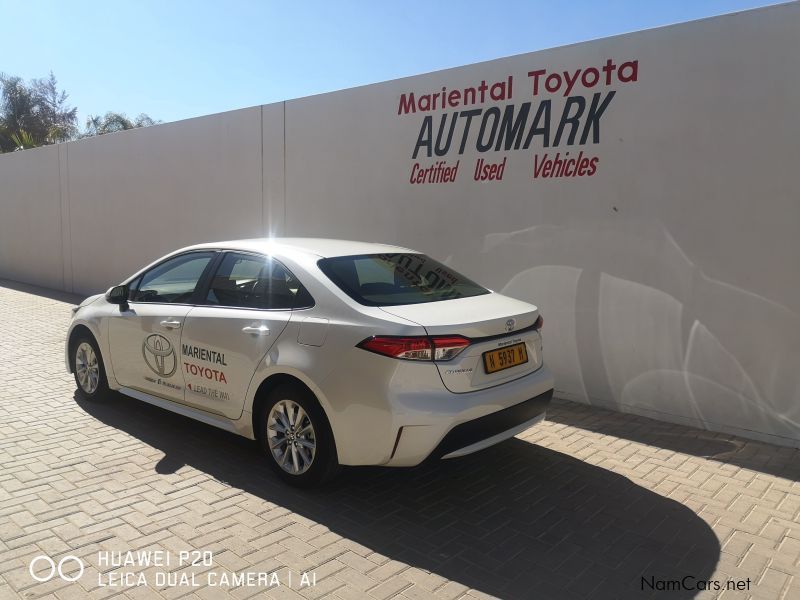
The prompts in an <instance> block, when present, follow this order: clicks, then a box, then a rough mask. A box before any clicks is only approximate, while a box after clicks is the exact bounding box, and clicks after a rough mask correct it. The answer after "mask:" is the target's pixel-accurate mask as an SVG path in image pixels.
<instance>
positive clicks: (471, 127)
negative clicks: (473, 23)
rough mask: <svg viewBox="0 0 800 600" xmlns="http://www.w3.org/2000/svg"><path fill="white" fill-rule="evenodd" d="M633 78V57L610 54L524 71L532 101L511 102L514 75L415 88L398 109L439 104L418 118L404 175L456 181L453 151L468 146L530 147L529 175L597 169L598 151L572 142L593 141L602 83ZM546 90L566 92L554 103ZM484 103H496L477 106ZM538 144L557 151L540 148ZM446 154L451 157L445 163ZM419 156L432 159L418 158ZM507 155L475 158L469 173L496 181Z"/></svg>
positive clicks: (607, 95) (609, 97)
mask: <svg viewBox="0 0 800 600" xmlns="http://www.w3.org/2000/svg"><path fill="white" fill-rule="evenodd" d="M638 77H639V61H638V60H631V61H627V62H623V63H619V64H618V63H616V62H615V61H614V60H612V59H610V58H609V59H608V60H606V62H605V63H604V64H603V65H601V66H589V67H585V68H579V69H574V70H565V71H548V70H547V69H537V70H533V71H529V72H528V73H527V81H526V83H525V85H523V86H522V87H523V89H524V90H525V91H524V92H523V94H525V96H526V97H529V98H531V100H525V101H522V102H519V103H516V102H514V100H515V81H514V76H513V75H508V76H507V77H506V79H504V80H501V81H496V82H494V83H487V82H486V81H485V80H483V81H481V82H480V84H479V85H476V86H473V87H465V88H460V89H448V88H447V87H442V88H441V89H440V90H437V91H436V92H430V93H424V94H420V95H417V94H415V93H414V92H408V93H403V94H401V95H400V100H399V105H398V108H397V114H398V115H408V114H416V113H427V112H432V111H439V110H444V111H446V112H443V113H441V114H440V115H438V116H434V115H426V116H424V117H423V119H422V123H421V125H420V128H419V134H418V135H417V141H416V143H415V144H414V148H413V151H412V153H411V158H412V160H414V161H415V162H414V163H413V165H412V168H411V175H410V178H409V182H410V183H414V184H422V183H450V182H453V181H456V179H457V177H458V170H459V167H460V162H461V159H460V157H461V156H462V155H463V154H464V153H465V152H467V151H471V150H472V149H474V150H476V151H477V152H479V153H485V152H509V151H512V150H513V151H517V150H530V149H534V154H533V155H532V159H531V165H530V166H531V176H532V178H533V179H540V178H554V177H591V176H593V175H594V174H595V173H596V172H597V169H598V164H599V162H600V158H599V157H598V156H596V155H592V154H588V153H587V152H586V151H585V150H584V149H582V148H579V149H577V150H576V149H575V148H571V147H572V146H576V145H577V146H587V145H588V144H598V143H599V142H600V121H601V119H602V117H603V116H604V115H605V114H606V113H607V111H608V110H609V107H610V106H611V104H612V102H613V100H614V97H615V96H616V93H617V91H616V90H614V89H607V88H610V87H611V86H615V85H617V84H628V83H634V82H636V81H638ZM517 86H519V83H517ZM553 97H556V98H566V99H565V100H564V102H563V105H560V103H559V105H558V106H554V105H553ZM486 103H500V104H493V105H492V106H490V107H488V108H485V107H482V106H481V105H483V104H486ZM448 109H456V110H452V111H450V110H448ZM568 148H569V149H568ZM543 149H556V151H555V152H553V151H552V150H550V151H548V152H541V150H543ZM446 157H457V158H456V161H455V162H452V161H451V162H449V163H448V161H447V158H446ZM424 158H428V159H434V162H432V163H431V162H430V161H427V162H425V163H423V162H419V159H423V160H424ZM437 159H439V160H437ZM506 160H507V157H506V156H503V157H500V158H499V159H492V158H479V159H477V160H476V162H475V165H474V170H473V172H472V177H473V179H474V180H476V181H500V180H502V179H503V175H504V173H505V167H506Z"/></svg>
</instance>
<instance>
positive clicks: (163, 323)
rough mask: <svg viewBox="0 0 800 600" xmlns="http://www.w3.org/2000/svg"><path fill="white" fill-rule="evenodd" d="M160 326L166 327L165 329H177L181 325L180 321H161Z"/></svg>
mask: <svg viewBox="0 0 800 600" xmlns="http://www.w3.org/2000/svg"><path fill="white" fill-rule="evenodd" d="M161 326H162V327H166V328H167V329H177V328H178V327H180V326H181V322H180V321H169V320H168V321H161Z"/></svg>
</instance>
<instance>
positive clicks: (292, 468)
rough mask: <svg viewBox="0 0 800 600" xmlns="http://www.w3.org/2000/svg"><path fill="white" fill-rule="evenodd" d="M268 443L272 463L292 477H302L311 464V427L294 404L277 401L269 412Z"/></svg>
mask: <svg viewBox="0 0 800 600" xmlns="http://www.w3.org/2000/svg"><path fill="white" fill-rule="evenodd" d="M267 441H268V442H269V449H270V451H271V452H272V457H273V458H274V459H275V462H277V463H278V464H279V465H280V467H281V468H282V469H283V470H284V471H286V472H287V473H290V474H291V475H301V474H303V473H305V472H306V471H307V470H308V469H309V467H311V464H312V463H313V462H314V454H315V453H316V450H317V437H316V433H315V431H314V425H313V423H312V422H311V419H310V418H309V416H308V415H307V414H306V411H305V410H303V407H302V406H300V405H299V404H298V403H297V402H295V401H293V400H279V401H278V402H276V403H275V405H274V406H273V407H272V409H271V410H270V411H269V416H268V417H267Z"/></svg>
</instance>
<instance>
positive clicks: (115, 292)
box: [106, 285, 128, 309]
mask: <svg viewBox="0 0 800 600" xmlns="http://www.w3.org/2000/svg"><path fill="white" fill-rule="evenodd" d="M106 301H107V302H110V303H111V304H119V307H120V308H121V309H124V308H126V307H127V306H128V286H127V285H115V286H114V287H112V288H111V289H110V290H108V291H107V292H106Z"/></svg>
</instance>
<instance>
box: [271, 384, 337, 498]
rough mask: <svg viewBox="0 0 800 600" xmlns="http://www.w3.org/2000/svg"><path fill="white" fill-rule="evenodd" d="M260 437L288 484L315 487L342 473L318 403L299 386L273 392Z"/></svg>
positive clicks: (273, 462)
mask: <svg viewBox="0 0 800 600" xmlns="http://www.w3.org/2000/svg"><path fill="white" fill-rule="evenodd" d="M258 423H259V431H258V437H259V442H260V444H261V448H262V450H263V451H264V453H265V454H266V455H267V460H269V462H270V466H271V467H272V469H273V470H274V471H275V472H276V473H277V474H278V476H280V477H281V479H283V480H284V481H286V482H287V483H290V484H292V485H295V486H298V487H311V486H315V485H319V484H321V483H324V482H325V481H327V480H329V479H331V478H332V477H333V476H334V475H335V474H336V473H337V471H338V468H339V463H338V461H337V456H336V444H335V443H334V440H333V433H332V432H331V428H330V425H329V424H328V420H327V418H326V417H325V413H324V411H323V410H322V408H321V407H320V405H319V403H318V402H317V399H316V398H314V396H313V395H312V394H311V393H310V392H309V391H308V390H306V389H305V388H303V387H301V386H299V385H291V384H284V385H280V386H278V387H276V388H275V389H274V390H272V392H270V394H269V397H268V398H267V401H266V402H264V403H263V404H262V406H261V410H260V414H259V416H258Z"/></svg>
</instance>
